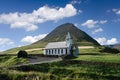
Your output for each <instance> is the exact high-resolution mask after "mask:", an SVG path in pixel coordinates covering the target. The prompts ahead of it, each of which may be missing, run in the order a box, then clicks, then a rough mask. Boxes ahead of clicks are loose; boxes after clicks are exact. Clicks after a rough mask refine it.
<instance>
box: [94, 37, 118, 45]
mask: <svg viewBox="0 0 120 80" xmlns="http://www.w3.org/2000/svg"><path fill="white" fill-rule="evenodd" d="M95 40H96V41H97V42H98V43H100V44H101V45H112V44H116V43H118V40H117V39H116V38H111V39H106V38H105V37H101V38H96V39H95Z"/></svg>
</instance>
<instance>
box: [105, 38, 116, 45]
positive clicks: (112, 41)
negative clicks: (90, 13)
mask: <svg viewBox="0 0 120 80" xmlns="http://www.w3.org/2000/svg"><path fill="white" fill-rule="evenodd" d="M116 43H118V41H117V39H116V38H111V39H110V40H107V44H116Z"/></svg>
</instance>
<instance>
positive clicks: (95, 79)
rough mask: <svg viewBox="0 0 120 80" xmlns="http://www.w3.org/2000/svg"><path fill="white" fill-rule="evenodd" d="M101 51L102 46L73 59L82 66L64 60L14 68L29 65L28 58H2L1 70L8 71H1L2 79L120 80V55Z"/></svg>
mask: <svg viewBox="0 0 120 80" xmlns="http://www.w3.org/2000/svg"><path fill="white" fill-rule="evenodd" d="M100 50H101V48H99V47H96V48H90V49H80V52H79V56H78V57H77V58H74V59H71V60H72V61H74V60H76V61H83V62H82V63H71V62H65V61H60V62H52V63H43V64H37V65H28V66H21V67H17V68H10V69H8V68H7V67H6V66H11V65H15V64H21V63H26V62H27V61H26V59H23V58H17V57H16V56H1V57H0V67H6V68H2V69H0V80H5V79H6V80H25V79H26V80H120V65H114V64H120V53H118V54H114V53H106V52H104V53H101V52H100ZM28 53H29V54H38V53H39V54H41V53H43V50H34V51H29V50H28ZM85 61H88V62H86V63H85ZM91 62H97V63H98V64H96V63H94V64H91ZM101 62H102V63H101ZM106 63H107V65H106ZM109 63H110V65H109ZM111 63H112V64H111ZM104 64H105V65H104Z"/></svg>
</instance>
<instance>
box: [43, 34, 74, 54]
mask: <svg viewBox="0 0 120 80" xmlns="http://www.w3.org/2000/svg"><path fill="white" fill-rule="evenodd" d="M72 50H73V40H72V37H71V35H70V33H69V32H68V34H67V35H66V39H65V41H62V42H50V43H48V44H47V45H46V47H45V49H44V55H58V56H61V55H69V54H71V51H72Z"/></svg>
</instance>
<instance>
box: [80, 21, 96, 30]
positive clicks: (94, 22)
mask: <svg viewBox="0 0 120 80" xmlns="http://www.w3.org/2000/svg"><path fill="white" fill-rule="evenodd" d="M97 23H98V21H94V20H92V19H90V20H87V21H86V22H84V23H82V24H81V25H82V26H87V27H88V28H94V27H95V25H96V24H97Z"/></svg>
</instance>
